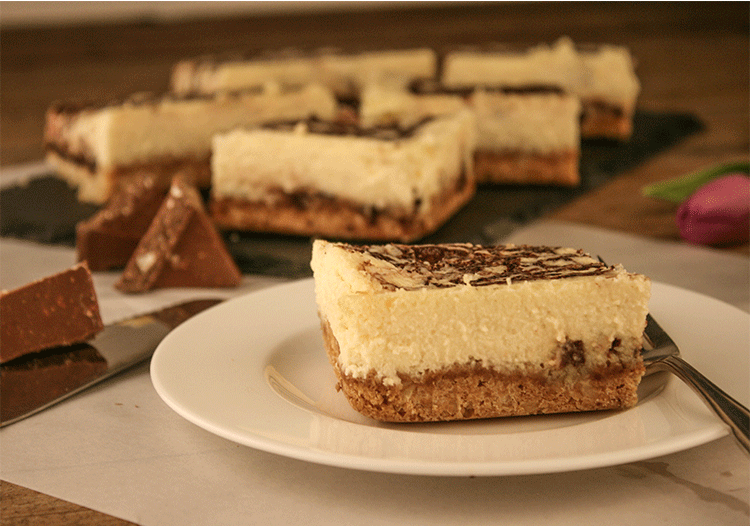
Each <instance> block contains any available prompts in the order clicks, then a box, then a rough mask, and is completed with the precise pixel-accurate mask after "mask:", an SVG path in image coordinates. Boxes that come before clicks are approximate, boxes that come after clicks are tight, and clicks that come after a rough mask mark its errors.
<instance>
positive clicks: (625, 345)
mask: <svg viewBox="0 0 750 526" xmlns="http://www.w3.org/2000/svg"><path fill="white" fill-rule="evenodd" d="M311 266H312V268H313V271H314V275H315V287H316V298H317V303H318V308H319V312H320V316H321V319H322V321H323V323H324V324H325V325H327V326H329V327H330V333H331V334H332V335H333V337H335V340H336V344H337V347H338V355H337V358H336V362H337V365H338V367H339V368H340V370H341V372H342V374H343V375H344V376H345V377H351V378H353V379H359V380H364V379H370V380H373V381H376V382H378V383H381V384H383V385H384V386H396V385H399V384H400V383H401V382H402V379H404V378H408V379H410V380H413V379H415V378H420V377H422V376H423V375H425V374H428V373H429V372H432V373H441V372H444V371H446V370H447V369H450V368H452V367H456V366H458V367H462V368H468V369H471V368H473V367H475V366H478V367H481V368H483V369H486V370H493V371H496V372H499V373H502V374H505V375H513V374H516V375H524V374H536V373H538V372H539V370H540V369H542V370H544V369H545V368H546V369H548V370H554V369H555V368H560V367H564V366H565V365H567V364H568V363H573V364H575V365H576V368H577V373H578V374H585V373H586V372H587V371H588V372H595V371H597V370H606V369H607V367H609V366H610V364H609V362H610V361H611V360H612V359H613V357H614V356H615V355H616V357H617V358H616V359H617V360H618V363H622V364H624V367H626V368H627V369H630V370H632V371H634V372H636V373H638V374H637V376H638V377H639V375H640V374H642V365H640V366H639V364H640V355H639V351H640V349H641V346H642V333H643V328H644V326H645V318H646V314H647V312H648V299H649V294H650V292H649V291H650V282H649V280H648V279H647V278H645V277H643V276H640V275H637V274H631V273H628V272H626V271H625V270H624V269H622V267H619V266H616V267H607V266H605V265H603V264H601V263H599V262H597V261H596V260H594V259H592V258H591V257H590V256H588V255H585V254H583V253H582V252H580V251H575V250H572V249H556V248H545V247H525V246H512V245H508V246H499V247H486V248H478V247H473V246H471V245H443V246H435V245H425V246H419V245H412V246H405V245H384V246H370V247H357V246H352V245H344V244H336V243H328V242H325V241H316V242H315V244H314V246H313V256H312V262H311ZM613 353H616V354H613ZM639 368H640V369H641V370H640V371H639ZM636 385H637V382H636Z"/></svg>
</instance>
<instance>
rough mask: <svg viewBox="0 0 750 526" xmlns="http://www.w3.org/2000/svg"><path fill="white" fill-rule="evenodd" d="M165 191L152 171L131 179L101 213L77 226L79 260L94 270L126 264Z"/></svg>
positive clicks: (157, 208) (120, 188)
mask: <svg viewBox="0 0 750 526" xmlns="http://www.w3.org/2000/svg"><path fill="white" fill-rule="evenodd" d="M166 194H167V188H165V187H164V186H163V185H160V184H159V181H158V180H157V178H156V176H154V175H153V174H150V173H144V174H140V175H138V176H135V177H132V178H129V179H128V181H126V182H124V183H123V184H122V185H121V186H120V187H119V188H118V190H117V192H116V193H115V195H114V196H113V197H112V198H111V199H110V200H109V201H108V202H107V204H106V205H105V206H104V207H103V208H102V209H101V210H99V212H97V213H96V214H95V215H94V216H93V217H91V218H90V219H88V220H86V221H81V222H80V223H78V224H77V225H76V255H77V258H78V261H84V260H86V262H87V263H88V265H89V269H90V270H93V271H97V270H110V269H113V268H120V267H124V266H125V264H126V263H127V262H128V260H129V259H130V256H131V255H132V254H133V252H134V251H135V248H136V247H137V246H138V242H139V241H140V240H141V238H142V237H143V235H144V234H145V233H146V230H148V227H149V225H150V224H151V220H152V219H153V218H154V216H155V215H156V212H157V210H159V207H160V206H161V203H162V201H163V200H164V196H165V195H166Z"/></svg>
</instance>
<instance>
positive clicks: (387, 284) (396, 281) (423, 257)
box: [351, 244, 614, 290]
mask: <svg viewBox="0 0 750 526" xmlns="http://www.w3.org/2000/svg"><path fill="white" fill-rule="evenodd" d="M351 250H354V251H356V252H360V253H362V254H366V255H369V256H370V257H369V258H367V257H366V258H365V266H366V268H367V271H368V272H369V273H370V274H371V275H372V276H373V277H374V278H375V279H377V280H378V281H379V282H380V283H381V284H382V285H383V287H384V288H386V289H387V290H396V289H405V290H414V289H417V288H424V287H435V288H446V287H453V286H456V285H471V286H475V287H477V286H486V285H495V284H509V283H513V282H518V281H531V280H540V279H545V280H549V279H564V278H572V277H579V276H596V275H603V274H608V273H612V272H614V268H613V267H610V266H607V265H605V264H603V263H601V262H599V261H597V260H595V259H594V258H592V257H591V256H589V255H588V254H586V253H585V252H583V251H582V250H575V249H571V248H561V247H545V246H528V245H497V246H478V245H471V244H443V245H395V244H389V245H373V246H352V247H351Z"/></svg>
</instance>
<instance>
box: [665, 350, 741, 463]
mask: <svg viewBox="0 0 750 526" xmlns="http://www.w3.org/2000/svg"><path fill="white" fill-rule="evenodd" d="M653 366H655V367H659V368H660V369H668V370H669V371H671V372H673V373H674V374H675V375H676V376H678V377H679V378H680V379H681V380H683V381H684V382H685V383H686V384H688V385H689V386H690V387H692V388H693V390H694V391H695V392H696V393H698V394H699V395H700V397H701V398H703V400H704V401H705V402H706V404H707V405H708V406H709V407H710V408H711V409H713V410H714V412H715V413H716V414H717V415H718V416H719V418H721V419H722V420H723V421H724V423H726V424H727V425H728V426H729V428H730V429H731V431H732V434H733V435H734V437H735V438H736V439H737V442H739V444H740V446H741V447H742V449H743V450H744V451H745V453H746V454H750V437H748V434H749V433H750V412H748V409H747V407H745V406H743V405H742V404H741V403H739V402H738V401H737V400H735V399H734V398H732V397H731V396H729V395H728V394H727V393H725V392H724V391H723V390H721V389H720V388H719V387H718V386H717V385H716V384H714V383H713V382H712V381H711V380H709V379H708V378H706V377H705V376H703V375H702V374H701V373H700V372H698V370H697V369H695V368H694V367H693V366H692V365H690V364H689V363H687V362H686V361H685V360H683V359H682V358H680V357H679V356H674V355H672V356H667V357H665V358H664V359H662V360H659V361H658V362H655V363H654V364H653Z"/></svg>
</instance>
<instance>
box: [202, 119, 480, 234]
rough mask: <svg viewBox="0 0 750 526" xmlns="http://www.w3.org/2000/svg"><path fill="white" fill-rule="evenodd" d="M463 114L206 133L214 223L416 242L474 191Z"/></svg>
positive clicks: (471, 131)
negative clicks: (396, 122)
mask: <svg viewBox="0 0 750 526" xmlns="http://www.w3.org/2000/svg"><path fill="white" fill-rule="evenodd" d="M474 140H475V125H474V119H473V115H472V114H471V112H469V111H463V112H459V113H457V114H455V115H451V116H447V117H444V118H436V119H431V120H426V121H422V122H419V123H416V124H415V125H413V126H411V127H408V128H401V127H398V126H391V127H375V128H362V127H359V126H357V125H356V124H343V123H340V122H339V123H334V122H327V121H321V120H317V119H310V120H307V121H301V122H297V123H277V124H275V125H271V124H268V125H265V126H260V127H256V128H252V129H245V130H234V131H232V132H230V133H227V134H221V135H218V136H216V137H215V138H214V143H213V156H212V175H213V180H212V188H211V215H212V217H213V219H214V221H215V222H216V224H217V225H219V226H220V227H221V228H224V229H235V230H246V231H259V232H277V233H284V234H295V235H304V236H323V237H330V238H336V239H350V240H352V239H358V240H377V241H383V240H390V241H402V242H408V241H413V240H416V239H419V238H421V237H423V236H425V235H427V234H429V233H431V232H433V231H434V230H436V229H437V228H438V227H439V226H440V225H442V224H443V223H444V222H445V221H446V220H448V218H450V217H451V216H452V215H453V214H454V213H455V212H456V211H457V210H458V209H459V208H460V207H462V206H463V205H464V204H465V203H466V202H467V201H468V200H469V199H471V197H472V196H473V195H474V192H475V182H474V176H473V171H472V162H471V155H472V152H473V149H474Z"/></svg>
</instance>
